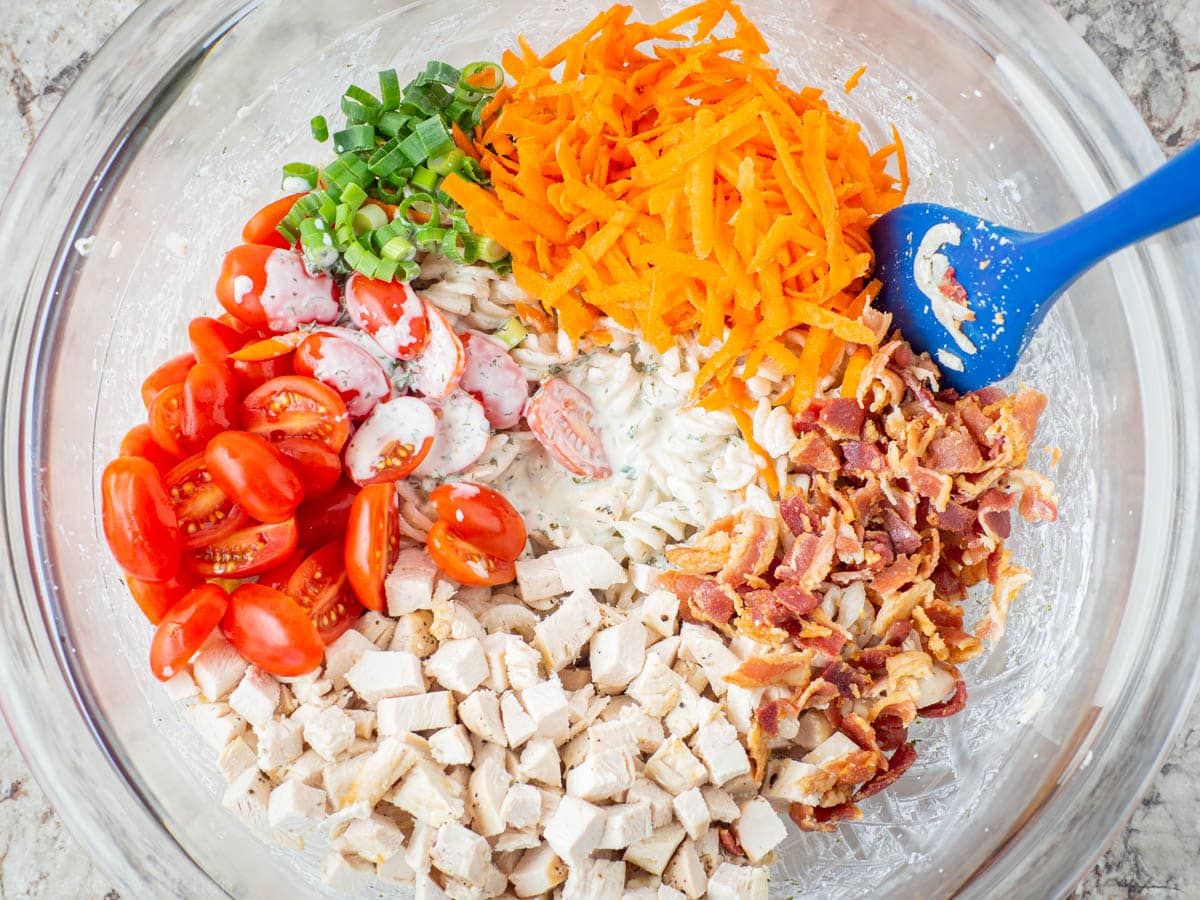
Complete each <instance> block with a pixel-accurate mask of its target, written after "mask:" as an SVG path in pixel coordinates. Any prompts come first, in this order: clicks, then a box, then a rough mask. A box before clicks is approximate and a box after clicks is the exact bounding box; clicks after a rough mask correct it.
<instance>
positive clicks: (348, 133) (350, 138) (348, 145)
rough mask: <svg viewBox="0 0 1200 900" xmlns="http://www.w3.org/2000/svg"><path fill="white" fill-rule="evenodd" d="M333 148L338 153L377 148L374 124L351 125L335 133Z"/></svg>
mask: <svg viewBox="0 0 1200 900" xmlns="http://www.w3.org/2000/svg"><path fill="white" fill-rule="evenodd" d="M333 149H334V150H336V151H337V152H338V153H349V152H351V151H354V150H374V149H375V126H374V125H351V126H350V127H349V128H346V129H345V130H343V131H335V132H334V133H333Z"/></svg>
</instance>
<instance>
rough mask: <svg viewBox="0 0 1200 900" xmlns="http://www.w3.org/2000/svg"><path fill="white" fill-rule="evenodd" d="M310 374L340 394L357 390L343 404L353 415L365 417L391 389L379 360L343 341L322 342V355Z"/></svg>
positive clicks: (327, 340)
mask: <svg viewBox="0 0 1200 900" xmlns="http://www.w3.org/2000/svg"><path fill="white" fill-rule="evenodd" d="M313 376H314V377H315V378H316V379H317V380H318V381H323V382H325V384H327V385H329V386H330V387H332V388H334V389H335V390H337V391H338V392H339V393H343V394H346V393H350V392H351V391H354V392H356V394H357V396H355V397H354V399H353V400H351V401H350V402H349V403H347V404H346V410H347V411H348V412H349V413H350V415H352V416H354V417H355V418H358V417H359V416H365V415H366V414H367V413H369V412H370V411H371V409H372V408H373V407H374V406H375V404H376V403H377V402H378V401H379V400H380V399H382V398H383V397H386V396H387V395H388V393H390V391H391V386H390V385H389V383H388V380H387V376H386V375H384V372H383V370H382V369H381V368H380V367H379V363H377V362H376V361H375V360H374V359H372V358H371V357H370V356H368V355H367V353H366V352H365V351H363V350H361V349H359V348H358V347H357V346H355V345H354V344H351V343H349V342H347V341H342V340H329V339H326V340H323V341H322V342H321V358H320V359H319V360H317V364H316V365H315V366H314V367H313Z"/></svg>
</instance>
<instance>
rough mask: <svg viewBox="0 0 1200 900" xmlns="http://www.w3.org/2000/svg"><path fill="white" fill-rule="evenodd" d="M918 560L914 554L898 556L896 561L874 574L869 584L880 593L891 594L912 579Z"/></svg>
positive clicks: (915, 572)
mask: <svg viewBox="0 0 1200 900" xmlns="http://www.w3.org/2000/svg"><path fill="white" fill-rule="evenodd" d="M919 566H920V561H919V560H918V559H917V558H916V557H915V556H898V557H896V561H895V562H894V563H892V564H891V565H890V566H888V567H887V568H886V569H884V570H883V571H881V572H878V573H877V574H876V575H875V578H874V579H873V580H872V582H871V586H872V587H873V588H875V590H876V591H878V592H879V593H880V594H892V593H895V592H896V591H898V590H900V588H902V587H904V585H906V584H908V583H909V582H910V581H912V580H913V579H914V578H915V577H916V574H917V568H918V567H919Z"/></svg>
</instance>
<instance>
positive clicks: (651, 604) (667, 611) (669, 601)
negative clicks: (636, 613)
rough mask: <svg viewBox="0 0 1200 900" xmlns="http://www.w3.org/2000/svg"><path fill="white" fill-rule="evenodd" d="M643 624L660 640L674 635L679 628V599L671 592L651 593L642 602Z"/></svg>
mask: <svg viewBox="0 0 1200 900" xmlns="http://www.w3.org/2000/svg"><path fill="white" fill-rule="evenodd" d="M641 614H642V624H643V625H645V626H646V627H647V628H649V629H650V630H651V631H652V632H654V634H656V635H658V637H660V638H667V637H670V636H671V635H673V634H674V633H675V631H676V629H677V628H678V624H679V623H678V619H679V598H678V597H676V596H675V595H674V594H673V593H671V592H670V591H657V590H656V591H651V592H650V593H649V594H647V595H646V599H645V600H643V601H642V609H641Z"/></svg>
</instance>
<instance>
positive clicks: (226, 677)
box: [192, 631, 250, 750]
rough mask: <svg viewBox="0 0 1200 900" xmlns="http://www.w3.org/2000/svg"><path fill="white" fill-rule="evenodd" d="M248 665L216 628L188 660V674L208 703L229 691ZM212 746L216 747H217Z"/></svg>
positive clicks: (235, 685) (235, 684)
mask: <svg viewBox="0 0 1200 900" xmlns="http://www.w3.org/2000/svg"><path fill="white" fill-rule="evenodd" d="M249 665H250V664H249V663H248V662H246V660H244V659H242V655H241V654H240V653H238V652H237V650H235V649H233V644H231V643H229V641H227V640H225V637H224V636H223V635H222V634H221V633H220V632H219V631H216V632H213V635H212V637H210V638H209V639H208V640H207V641H206V642H205V644H204V646H203V647H201V648H200V652H199V653H198V654H196V658H195V660H193V661H192V677H193V678H194V679H196V684H197V685H198V686H199V688H200V693H201V694H202V695H203V697H204V699H205V700H207V701H209V702H210V703H211V702H215V701H217V700H224V699H225V697H226V696H227V695H228V694H229V692H230V691H232V690H233V689H234V688H235V687H237V684H238V682H239V681H241V680H242V676H243V675H244V674H245V673H246V667H247V666H249ZM221 746H222V747H223V746H224V744H222V745H221ZM216 749H218V750H219V749H220V747H218V748H216Z"/></svg>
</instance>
